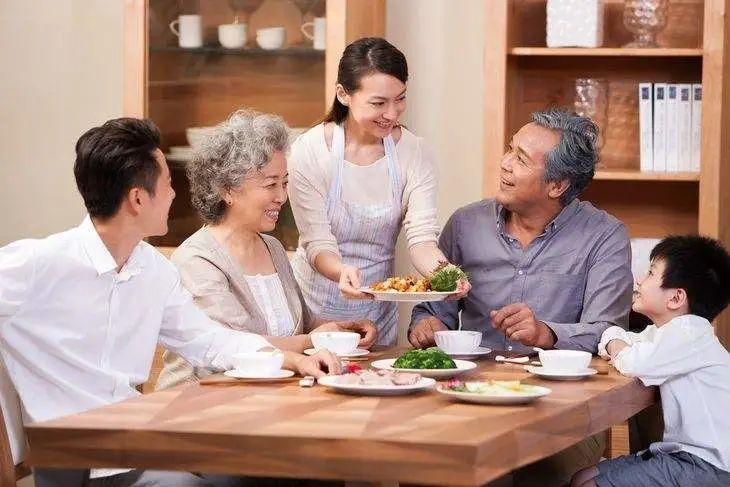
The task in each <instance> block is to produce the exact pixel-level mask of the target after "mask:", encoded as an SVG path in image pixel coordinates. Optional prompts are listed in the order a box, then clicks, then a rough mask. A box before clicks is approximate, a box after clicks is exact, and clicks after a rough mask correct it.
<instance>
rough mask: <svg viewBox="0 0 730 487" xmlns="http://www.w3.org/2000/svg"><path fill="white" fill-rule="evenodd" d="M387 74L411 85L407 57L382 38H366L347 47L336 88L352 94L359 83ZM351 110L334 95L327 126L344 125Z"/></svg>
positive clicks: (338, 72)
mask: <svg viewBox="0 0 730 487" xmlns="http://www.w3.org/2000/svg"><path fill="white" fill-rule="evenodd" d="M375 72H378V73H384V74H389V75H390V76H393V77H394V78H397V79H399V80H400V81H402V82H403V83H406V82H407V81H408V63H407V62H406V57H405V56H404V55H403V53H402V52H400V51H399V50H398V48H397V47H395V46H394V45H393V44H391V43H390V42H388V41H386V40H385V39H383V38H381V37H363V38H362V39H358V40H356V41H354V42H353V43H351V44H350V45H348V46H347V47H346V48H345V52H343V53H342V58H341V59H340V65H339V67H338V68H337V84H340V85H342V87H343V88H344V89H345V91H346V92H347V93H349V94H351V93H354V92H355V91H357V90H358V89H359V88H360V80H361V79H362V78H363V76H367V75H369V74H371V73H375ZM347 112H348V108H347V107H346V106H345V105H343V104H342V103H340V101H339V100H338V99H337V95H335V99H334V101H333V102H332V108H330V111H329V112H328V113H327V115H326V116H325V118H324V121H325V122H335V123H337V124H341V123H342V122H344V121H345V119H346V118H347Z"/></svg>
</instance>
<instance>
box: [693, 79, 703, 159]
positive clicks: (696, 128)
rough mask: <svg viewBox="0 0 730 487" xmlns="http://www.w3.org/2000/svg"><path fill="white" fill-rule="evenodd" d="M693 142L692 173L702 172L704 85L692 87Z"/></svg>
mask: <svg viewBox="0 0 730 487" xmlns="http://www.w3.org/2000/svg"><path fill="white" fill-rule="evenodd" d="M691 131H692V137H691V138H692V142H691V154H692V158H691V163H690V168H691V170H692V171H699V170H700V156H701V153H700V150H701V146H702V85H701V84H693V85H692V128H691Z"/></svg>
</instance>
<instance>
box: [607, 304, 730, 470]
mask: <svg viewBox="0 0 730 487" xmlns="http://www.w3.org/2000/svg"><path fill="white" fill-rule="evenodd" d="M613 339H620V340H623V341H625V342H627V343H629V344H630V345H631V346H630V347H626V348H624V349H623V350H621V352H619V354H618V355H617V356H616V357H615V358H614V361H613V362H614V366H615V367H616V369H618V371H619V372H621V373H622V374H624V375H628V376H631V377H638V378H639V379H641V381H642V382H643V383H644V384H645V385H647V386H659V393H660V395H661V399H662V409H663V413H664V437H663V441H662V442H660V443H654V444H652V445H651V447H650V448H651V449H652V450H654V451H656V450H662V451H670V452H671V451H676V450H684V451H686V452H689V453H691V454H693V455H697V456H698V457H700V458H702V459H703V460H705V461H707V462H709V463H711V464H713V465H715V466H716V467H717V468H719V469H722V470H725V471H726V472H727V471H730V441H728V438H729V437H730V415H728V411H730V354H728V351H727V350H725V347H723V346H722V344H721V343H720V341H719V340H718V339H717V337H716V336H715V331H714V329H713V327H712V324H710V322H709V321H707V320H706V319H704V318H701V317H699V316H696V315H683V316H679V317H677V318H674V319H672V320H670V321H669V322H667V323H666V324H664V325H662V326H661V327H657V326H655V325H650V326H648V327H646V329H645V330H644V331H642V332H641V333H631V332H627V331H625V330H623V329H621V328H619V327H615V326H614V327H611V328H608V329H607V330H606V331H605V332H603V336H602V338H601V343H600V344H599V347H598V348H599V353H601V355H604V354H605V348H606V345H607V344H608V342H609V341H611V340H613Z"/></svg>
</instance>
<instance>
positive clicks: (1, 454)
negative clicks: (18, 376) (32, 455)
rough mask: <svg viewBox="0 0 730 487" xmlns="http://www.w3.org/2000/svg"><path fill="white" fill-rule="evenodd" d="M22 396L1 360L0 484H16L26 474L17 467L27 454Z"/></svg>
mask: <svg viewBox="0 0 730 487" xmlns="http://www.w3.org/2000/svg"><path fill="white" fill-rule="evenodd" d="M27 449H28V446H27V442H26V438H25V430H24V429H23V415H22V412H21V408H20V398H19V397H18V393H17V392H16V391H15V387H13V383H12V382H11V381H10V376H8V372H7V370H6V369H5V363H4V362H3V360H0V485H15V481H16V480H17V479H18V478H20V477H22V476H24V475H23V474H21V473H16V472H19V469H18V468H16V467H17V466H18V465H20V464H22V462H23V460H24V459H25V456H26V454H27Z"/></svg>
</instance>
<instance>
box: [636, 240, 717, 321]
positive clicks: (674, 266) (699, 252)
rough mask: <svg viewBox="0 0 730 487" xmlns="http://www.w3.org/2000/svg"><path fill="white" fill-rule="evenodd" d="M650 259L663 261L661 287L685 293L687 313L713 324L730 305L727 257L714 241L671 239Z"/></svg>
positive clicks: (660, 243)
mask: <svg viewBox="0 0 730 487" xmlns="http://www.w3.org/2000/svg"><path fill="white" fill-rule="evenodd" d="M650 258H651V260H652V261H654V260H655V259H661V260H662V261H664V275H663V276H662V287H663V288H677V289H684V290H685V292H686V293H687V300H688V301H689V312H690V313H692V314H694V315H697V316H701V317H703V318H706V319H708V320H710V321H712V320H713V319H715V317H716V316H717V315H718V314H720V312H721V311H722V310H723V309H725V307H726V306H727V305H728V303H730V255H728V252H727V250H725V248H724V247H723V246H722V244H720V242H718V241H717V240H714V239H712V238H709V237H700V236H697V235H682V236H676V235H674V236H670V237H667V238H665V239H664V240H662V241H661V242H659V243H658V244H657V245H656V247H654V249H653V250H652V251H651V255H650Z"/></svg>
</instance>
